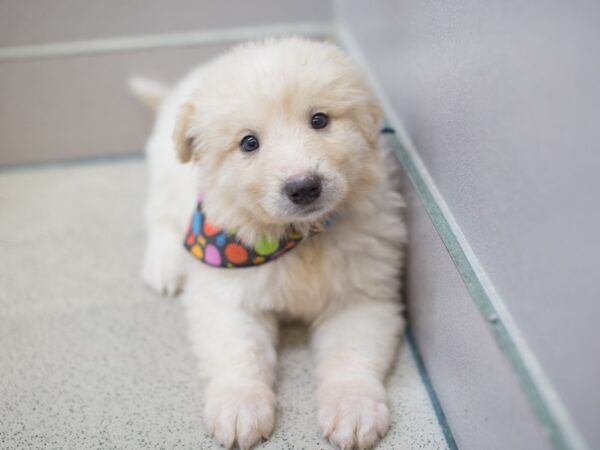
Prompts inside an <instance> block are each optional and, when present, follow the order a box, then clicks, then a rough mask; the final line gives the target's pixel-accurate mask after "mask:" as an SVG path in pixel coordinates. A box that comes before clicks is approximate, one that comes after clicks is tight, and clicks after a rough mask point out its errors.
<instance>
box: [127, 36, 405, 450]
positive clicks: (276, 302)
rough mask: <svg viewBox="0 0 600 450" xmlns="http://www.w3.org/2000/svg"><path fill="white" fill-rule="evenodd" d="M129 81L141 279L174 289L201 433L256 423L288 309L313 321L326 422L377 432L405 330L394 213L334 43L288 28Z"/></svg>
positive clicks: (355, 81) (362, 110)
mask: <svg viewBox="0 0 600 450" xmlns="http://www.w3.org/2000/svg"><path fill="white" fill-rule="evenodd" d="M132 88H133V90H134V91H135V92H137V94H138V95H139V96H141V97H143V98H144V99H145V100H146V102H148V103H151V104H155V105H156V106H157V108H158V111H157V120H156V125H155V128H154V131H153V133H152V135H151V136H150V138H149V141H148V144H147V155H148V164H149V170H150V185H149V196H148V203H147V207H146V225H147V231H148V244H147V249H146V255H145V259H144V264H143V277H144V280H145V282H146V283H147V284H148V285H149V286H150V287H152V288H153V289H154V290H156V291H158V292H159V293H163V294H175V293H176V292H178V291H179V290H180V289H181V290H183V294H182V297H183V302H184V304H185V307H186V310H187V316H188V319H189V327H190V336H191V341H192V344H193V348H194V351H195V353H196V354H197V356H198V358H199V359H200V363H201V364H200V367H201V371H202V373H203V375H204V376H205V377H206V394H205V395H206V398H205V409H204V416H205V421H206V426H207V427H208V430H209V431H210V433H211V434H212V435H213V436H214V438H215V439H216V440H217V441H219V442H220V443H221V444H222V445H224V446H225V447H231V446H233V445H236V444H237V445H238V446H239V447H241V448H249V447H251V446H252V445H254V444H255V443H257V442H258V441H259V440H260V439H261V438H267V437H268V436H269V435H270V433H271V432H272V430H273V426H274V423H275V410H276V398H275V393H274V381H275V372H276V364H277V354H276V341H277V331H278V322H280V321H282V320H285V321H287V320H298V321H303V322H305V323H308V324H310V327H311V331H312V346H313V347H314V357H315V366H316V376H317V382H318V390H317V398H318V410H319V417H318V420H319V423H320V426H321V427H322V430H323V433H324V434H325V436H326V437H327V438H328V439H329V440H330V441H331V442H332V443H334V444H336V445H337V446H339V447H340V448H343V449H350V448H354V447H358V448H367V447H370V446H372V445H374V444H375V443H376V442H377V440H378V439H379V438H380V437H381V436H383V435H384V434H385V432H386V430H387V428H388V426H389V410H388V406H387V401H386V393H385V388H384V384H383V380H384V377H385V374H386V372H387V370H388V369H389V367H390V365H391V363H392V361H393V359H394V355H395V353H396V350H397V344H398V342H399V339H400V336H401V333H402V331H403V319H402V317H401V305H400V302H399V298H398V297H399V296H398V292H399V288H400V267H401V262H402V253H403V249H402V245H403V242H404V240H405V227H404V225H403V223H402V221H401V218H400V208H401V206H402V199H401V197H400V195H399V194H398V193H397V192H396V190H395V189H394V188H393V186H392V180H390V176H389V175H388V174H387V172H386V167H385V166H386V163H385V155H384V152H383V151H382V150H381V149H380V148H379V145H378V133H379V128H380V118H381V114H380V110H379V108H378V106H377V104H376V102H375V100H374V98H373V95H372V94H371V92H370V91H369V89H368V88H367V87H366V85H365V83H364V81H363V79H362V78H361V76H360V74H359V72H358V71H357V69H356V68H355V67H354V65H353V64H352V63H351V62H350V61H349V59H348V58H347V57H346V56H345V55H344V54H342V52H341V51H340V50H339V49H338V48H336V47H335V46H334V45H332V44H329V43H322V42H313V41H309V40H305V39H300V38H286V39H278V40H266V41H261V42H255V43H249V44H245V45H241V46H238V47H236V48H234V49H233V50H231V51H229V52H227V53H226V54H224V55H222V56H221V57H219V58H217V59H216V60H214V61H212V62H210V63H209V64H206V65H204V66H202V67H200V68H197V69H195V70H194V71H192V72H191V73H190V74H189V75H188V76H187V77H185V78H184V79H183V80H182V81H181V82H180V83H179V84H178V85H177V86H176V87H175V88H174V89H173V90H171V91H170V92H168V93H167V92H165V93H164V94H165V95H164V98H162V97H163V92H162V91H161V89H159V88H158V87H157V86H154V85H152V84H150V83H148V82H143V81H139V80H138V81H137V82H134V84H133V86H132ZM199 199H201V204H200V205H198V202H199ZM197 205H198V209H197V211H196V207H197ZM192 217H194V218H193V219H192ZM190 221H192V222H190ZM190 223H191V225H190ZM184 240H186V247H187V248H188V251H186V248H184V245H183V242H184ZM283 253H285V254H283ZM279 256H280V257H279ZM275 257H279V258H277V259H276V258H275ZM199 260H200V261H199ZM240 266H241V267H240Z"/></svg>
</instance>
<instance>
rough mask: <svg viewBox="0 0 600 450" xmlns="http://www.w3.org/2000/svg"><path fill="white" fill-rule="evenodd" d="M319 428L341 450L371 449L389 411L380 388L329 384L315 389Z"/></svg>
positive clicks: (386, 422) (385, 426)
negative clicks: (317, 398) (316, 392)
mask: <svg viewBox="0 0 600 450" xmlns="http://www.w3.org/2000/svg"><path fill="white" fill-rule="evenodd" d="M319 425H320V426H321V429H322V430H323V434H324V435H325V437H326V438H327V439H329V441H330V442H331V443H332V444H333V445H335V446H337V447H339V448H340V449H342V450H351V449H354V448H358V449H368V448H371V447H373V445H375V444H376V443H377V441H379V439H381V438H382V437H383V436H384V435H385V433H386V432H387V430H388V428H389V425H390V412H389V409H388V406H387V403H386V400H385V392H384V390H383V387H381V388H373V387H369V386H366V385H361V384H347V385H343V384H341V385H337V386H335V385H329V386H322V387H321V388H320V389H319Z"/></svg>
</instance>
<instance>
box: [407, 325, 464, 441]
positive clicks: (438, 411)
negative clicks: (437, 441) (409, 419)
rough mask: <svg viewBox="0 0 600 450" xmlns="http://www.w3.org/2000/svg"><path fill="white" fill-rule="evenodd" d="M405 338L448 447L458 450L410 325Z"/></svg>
mask: <svg viewBox="0 0 600 450" xmlns="http://www.w3.org/2000/svg"><path fill="white" fill-rule="evenodd" d="M405 339H406V340H407V341H408V346H409V347H410V350H411V352H412V354H413V357H414V359H415V363H416V365H417V369H418V370H419V375H420V376H421V382H422V383H423V385H424V386H425V390H426V391H427V394H428V395H429V399H430V400H431V404H432V405H433V409H434V411H435V415H436V416H437V420H438V423H439V425H440V427H441V429H442V433H443V434H444V438H445V439H446V443H447V444H448V448H449V449H450V450H458V446H457V445H456V441H455V440H454V435H453V434H452V429H451V428H450V425H449V424H448V420H447V419H446V414H444V410H443V408H442V404H441V403H440V401H439V399H438V396H437V394H436V393H435V389H434V388H433V384H432V383H431V378H429V373H427V369H426V368H425V364H424V363H423V358H422V357H421V353H420V352H419V349H418V348H417V345H416V342H415V339H414V337H413V335H412V331H411V329H410V326H409V328H408V329H407V330H406V338H405Z"/></svg>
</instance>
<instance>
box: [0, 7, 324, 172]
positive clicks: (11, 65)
mask: <svg viewBox="0 0 600 450" xmlns="http://www.w3.org/2000/svg"><path fill="white" fill-rule="evenodd" d="M331 18H332V8H331V2H329V1H319V0H308V1H304V2H279V1H277V0H260V1H256V2H247V1H243V0H235V1H230V2H227V7H224V3H223V2H221V1H218V0H202V1H198V0H171V1H169V2H165V1H163V0H143V1H142V0H128V1H118V0H89V1H80V0H56V1H51V2H47V1H35V2H24V1H20V0H0V98H1V99H2V101H0V118H1V120H0V165H2V164H15V163H29V162H39V161H54V160H60V159H74V158H86V157H95V156H110V155H120V154H128V153H139V152H140V151H141V150H142V148H143V145H144V140H145V138H146V136H147V135H148V132H149V127H150V115H149V114H146V113H144V112H143V111H142V107H141V106H140V105H138V103H137V102H136V101H135V100H133V99H132V97H131V95H130V94H129V92H128V90H127V85H126V83H127V78H128V77H129V76H131V75H136V74H141V75H146V76H149V77H151V78H156V79H159V80H163V81H166V82H170V81H173V80H175V79H177V78H178V77H180V76H181V75H182V74H183V73H184V72H185V71H187V70H188V69H190V68H191V67H193V66H195V65H197V64H200V63H202V62H203V61H206V60H207V59H208V58H210V57H212V56H214V55H216V54H218V53H220V52H221V51H223V50H224V49H225V48H228V47H229V46H230V45H231V44H232V43H234V42H235V40H236V39H235V38H233V39H232V38H231V36H230V37H228V38H227V39H224V38H223V36H221V37H219V36H216V37H215V39H214V40H213V41H212V42H211V41H210V39H208V41H206V43H204V44H200V45H191V46H190V45H184V43H182V44H181V45H180V46H175V47H172V48H168V49H155V48H152V46H151V45H150V46H148V48H142V49H135V50H134V49H130V50H126V47H127V44H123V43H122V42H121V44H122V45H124V48H125V51H123V49H120V50H119V51H116V52H106V53H87V52H86V51H85V50H84V51H83V52H71V54H68V53H69V52H68V51H67V52H66V53H67V54H63V55H60V56H55V57H51V58H47V57H41V55H44V54H45V52H46V51H48V47H43V46H47V45H55V46H56V45H59V44H62V43H67V44H68V45H72V44H75V45H77V44H78V43H81V42H86V41H89V40H100V41H101V43H102V41H104V42H106V40H107V39H121V38H128V37H134V38H142V39H144V38H147V37H152V36H156V35H169V34H185V33H192V32H198V31H206V30H213V29H217V30H221V31H222V30H226V31H228V32H229V33H231V35H236V33H237V34H239V36H240V37H239V40H244V39H245V38H244V36H243V35H242V31H243V30H242V29H245V28H247V27H253V28H255V33H254V34H255V35H261V33H262V31H261V29H262V28H264V30H265V31H264V32H265V33H266V32H268V28H267V27H272V26H281V25H282V24H291V25H293V24H305V23H309V24H316V25H318V24H323V23H326V24H329V23H330V21H331ZM184 37H185V36H184ZM209 38H210V36H209ZM184 41H185V39H184ZM121 44H120V45H121ZM24 46H27V47H31V46H33V47H34V48H33V54H34V55H38V56H34V57H31V58H27V59H22V60H14V59H13V60H9V59H7V58H4V59H3V56H5V54H6V53H3V52H6V51H7V49H8V50H14V49H15V48H17V47H18V49H17V50H18V51H21V52H22V51H23V50H24V49H23V47H24ZM117 47H118V46H117ZM55 49H56V47H50V51H54V50H55ZM25 50H31V48H26V49H25ZM90 51H91V49H90Z"/></svg>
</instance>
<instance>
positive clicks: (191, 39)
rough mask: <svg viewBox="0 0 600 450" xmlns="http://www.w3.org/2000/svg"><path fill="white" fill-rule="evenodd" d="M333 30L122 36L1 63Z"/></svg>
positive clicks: (271, 28)
mask: <svg viewBox="0 0 600 450" xmlns="http://www.w3.org/2000/svg"><path fill="white" fill-rule="evenodd" d="M332 32H333V27H332V25H331V24H330V23H327V22H302V23H288V24H280V25H265V26H258V27H240V28H216V29H212V30H201V31H193V32H184V33H167V34H150V35H141V36H123V37H116V38H105V39H90V40H83V41H72V42H56V43H51V44H39V45H20V46H13V47H4V48H0V62H7V61H21V60H28V59H43V58H55V57H67V56H83V55H95V54H102V53H115V52H126V51H136V50H138V51H139V50H156V49H164V48H173V47H188V46H195V45H207V44H227V43H233V42H238V41H244V40H248V39H256V38H261V37H266V36H277V35H286V34H299V35H302V36H308V37H327V36H331V35H332Z"/></svg>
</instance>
